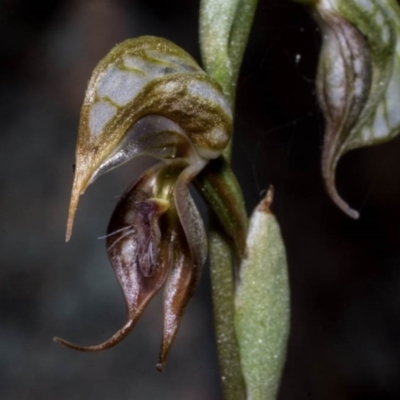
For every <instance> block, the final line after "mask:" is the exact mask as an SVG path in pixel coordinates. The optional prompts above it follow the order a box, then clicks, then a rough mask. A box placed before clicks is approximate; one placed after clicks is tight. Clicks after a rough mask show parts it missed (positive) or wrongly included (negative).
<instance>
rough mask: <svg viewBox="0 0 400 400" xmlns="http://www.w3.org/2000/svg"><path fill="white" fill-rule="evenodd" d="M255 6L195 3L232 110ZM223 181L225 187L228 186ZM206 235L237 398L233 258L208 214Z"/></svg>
mask: <svg viewBox="0 0 400 400" xmlns="http://www.w3.org/2000/svg"><path fill="white" fill-rule="evenodd" d="M256 5H257V0H202V1H201V5H200V45H201V52H202V59H203V63H204V67H205V69H206V71H207V72H208V73H209V74H210V76H211V77H213V78H214V79H215V80H217V81H218V82H219V84H220V85H221V86H222V89H223V91H224V93H225V95H226V96H227V97H228V99H229V101H230V102H231V105H232V108H234V104H235V93H236V84H237V78H238V75H239V69H240V65H241V63H242V58H243V54H244V51H245V48H246V44H247V40H248V36H249V32H250V28H251V24H252V21H253V17H254V13H255V8H256ZM231 152H232V141H231V143H230V144H229V146H228V147H227V149H226V151H225V153H224V156H225V158H226V160H227V161H228V162H229V161H230V158H231ZM226 183H227V185H229V186H231V183H230V182H226ZM231 189H232V191H235V192H236V194H235V196H234V198H233V200H236V203H237V204H239V207H244V206H243V204H244V201H243V196H242V194H241V191H240V190H236V188H233V187H231ZM206 197H207V196H206ZM211 197H212V194H211ZM209 235H210V269H211V287H212V294H213V304H214V321H215V332H216V340H217V351H218V357H219V365H220V372H221V379H222V391H223V398H224V399H225V400H243V399H245V397H246V388H245V383H244V378H243V374H242V371H241V364H240V356H239V348H238V342H237V338H236V333H235V327H234V313H235V303H234V299H235V278H234V257H233V254H232V247H231V245H230V241H229V239H228V237H227V236H226V234H225V233H223V231H222V229H221V225H218V223H217V222H216V220H215V218H214V217H213V216H212V215H211V216H210V233H209Z"/></svg>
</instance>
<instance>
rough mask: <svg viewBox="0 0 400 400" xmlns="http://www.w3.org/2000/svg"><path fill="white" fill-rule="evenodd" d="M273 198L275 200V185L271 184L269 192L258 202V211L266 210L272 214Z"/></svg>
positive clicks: (265, 211)
mask: <svg viewBox="0 0 400 400" xmlns="http://www.w3.org/2000/svg"><path fill="white" fill-rule="evenodd" d="M273 200H274V187H273V186H272V185H270V186H269V188H268V191H267V194H266V195H265V197H264V198H263V199H262V200H261V201H260V203H259V204H258V206H257V211H259V212H264V213H266V214H272V212H271V205H272V202H273Z"/></svg>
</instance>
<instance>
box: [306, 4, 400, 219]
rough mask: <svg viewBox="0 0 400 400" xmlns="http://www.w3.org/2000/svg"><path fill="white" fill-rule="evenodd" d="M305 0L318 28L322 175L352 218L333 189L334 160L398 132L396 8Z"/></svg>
mask: <svg viewBox="0 0 400 400" xmlns="http://www.w3.org/2000/svg"><path fill="white" fill-rule="evenodd" d="M306 2H307V3H310V4H311V5H312V7H313V11H314V15H315V18H316V20H317V22H318V23H319V25H320V26H321V30H322V34H323V47H322V50H321V54H320V61H319V67H318V77H317V93H318V99H319V103H320V106H321V109H322V111H323V113H324V116H325V120H326V131H325V138H324V147H323V154H322V172H323V177H324V180H325V184H326V187H327V190H328V192H329V194H330V195H331V197H332V199H333V200H334V201H335V203H336V204H337V205H338V206H339V207H340V208H341V209H342V210H343V211H344V212H346V213H347V214H348V215H349V216H351V217H353V218H358V212H357V211H355V210H353V209H351V208H350V207H349V205H348V204H347V203H346V202H345V201H344V200H343V199H342V198H341V197H340V196H339V194H338V193H337V190H336V185H335V173H336V166H337V163H338V161H339V159H340V158H341V157H342V156H343V155H344V154H345V153H347V152H348V151H350V150H352V149H356V148H359V147H363V146H369V145H374V144H379V143H383V142H385V141H388V140H390V139H392V138H393V137H394V136H396V135H397V134H398V133H399V130H400V106H399V104H400V42H399V40H400V37H399V34H400V9H399V5H398V4H397V2H396V1H394V0H363V1H356V0H319V1H306Z"/></svg>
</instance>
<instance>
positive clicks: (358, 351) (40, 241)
mask: <svg viewBox="0 0 400 400" xmlns="http://www.w3.org/2000/svg"><path fill="white" fill-rule="evenodd" d="M197 21H198V1H187V0H170V1H168V2H167V1H161V0H145V1H144V0H142V1H139V0H138V1H134V0H131V1H128V0H97V1H95V0H93V1H84V0H80V1H79V0H69V1H67V0H64V1H60V0H59V1H55V0H52V1H44V0H37V1H27V0H25V1H22V0H19V1H18V0H1V1H0V38H1V41H0V128H1V129H0V143H1V145H0V162H1V170H0V171H1V172H0V178H1V181H0V183H1V192H0V193H1V194H0V213H1V214H0V234H1V240H0V246H1V247H0V257H1V264H0V267H1V268H0V398H1V399H5V400H14V399H15V400H17V399H18V400H21V399H22V400H25V399H34V400H36V399H38V400H39V399H40V400H47V399H58V400H75V399H76V400H78V399H79V400H80V399H82V400H87V399H96V400H111V399H119V400H127V399H138V400H142V399H143V400H147V399H179V400H181V399H182V400H186V399H187V400H197V399H198V400H203V399H220V398H221V393H220V386H219V378H218V369H217V359H216V355H215V345H214V337H213V326H212V314H211V307H212V306H211V300H210V290H209V276H208V272H207V270H206V271H205V273H204V276H203V279H202V282H201V285H200V287H199V289H198V291H197V292H196V294H195V296H194V298H193V300H192V302H191V304H190V306H189V307H188V309H187V312H186V315H185V318H184V320H183V323H182V326H181V329H180V332H179V334H178V336H177V338H176V342H175V345H174V347H173V349H172V353H171V356H170V359H169V362H168V364H167V369H166V372H165V373H164V374H159V373H157V372H156V370H155V363H156V361H157V356H158V350H159V343H160V340H161V329H162V326H161V299H160V298H158V299H156V300H155V301H154V302H153V303H152V304H151V305H150V307H149V308H148V310H147V312H146V313H145V314H144V316H143V317H142V319H141V321H140V323H139V324H138V326H137V327H136V328H135V330H134V331H133V332H132V333H131V335H130V336H129V338H128V339H126V340H125V341H124V342H122V343H121V344H120V345H119V346H117V347H115V348H113V349H111V350H109V351H106V352H102V353H98V354H84V353H78V352H74V351H72V350H68V349H65V348H62V347H61V346H58V345H56V344H55V343H53V342H52V337H53V336H55V335H58V336H62V337H65V338H67V339H70V340H72V341H74V342H77V343H81V344H95V343H98V342H100V341H102V340H104V339H105V338H107V337H109V336H110V335H111V334H112V333H113V332H114V331H115V330H116V329H118V328H119V327H120V326H121V324H122V323H123V321H124V318H125V308H124V307H125V306H124V302H123V298H122V295H121V293H120V290H119V287H118V284H117V281H116V278H115V277H114V274H113V272H112V269H111V267H110V265H109V263H108V260H107V256H106V253H105V244H104V240H98V239H97V238H98V237H100V236H102V235H104V232H105V229H106V226H107V223H108V218H109V216H110V215H111V211H112V209H113V207H114V205H115V203H116V201H117V199H118V196H119V195H120V194H121V193H122V192H123V191H124V189H125V187H126V186H127V185H128V184H129V183H130V181H131V180H132V179H133V178H134V177H135V176H137V174H138V173H140V171H142V170H143V168H144V166H145V164H146V163H148V161H140V160H139V161H135V162H132V163H130V164H129V165H127V166H125V167H123V168H120V169H118V170H116V171H114V172H112V173H110V174H107V175H105V176H104V177H102V178H101V179H99V180H98V181H97V182H96V185H93V186H92V187H90V189H89V190H88V191H87V194H86V195H85V196H84V197H83V198H82V199H81V204H80V208H79V210H78V213H77V218H76V223H75V229H74V234H73V237H72V240H71V241H70V242H69V243H68V244H65V242H64V235H65V223H66V216H67V207H68V202H69V194H70V189H71V184H72V177H73V174H72V164H73V163H74V147H75V140H76V133H77V126H78V121H79V110H80V106H81V102H82V99H83V95H84V91H85V88H86V84H87V81H88V79H89V77H90V74H91V71H92V70H93V68H94V67H95V65H96V64H97V62H98V61H99V59H100V58H102V57H103V56H104V55H105V54H106V53H107V52H108V51H109V49H110V48H111V47H112V46H114V45H115V44H116V43H118V42H120V41H122V40H124V39H126V38H128V37H133V36H139V35H143V34H151V35H159V36H164V37H166V38H168V39H170V40H172V41H174V42H176V43H177V44H178V45H180V46H182V47H183V48H185V49H186V50H187V51H188V52H189V53H191V54H192V55H193V56H194V57H195V58H196V59H197V60H199V59H200V57H199V46H198V36H197V29H198V22H197ZM320 43H321V42H320V33H319V31H318V29H317V27H316V25H315V24H314V22H313V21H312V20H311V18H310V17H309V15H308V13H307V11H306V9H305V8H304V7H303V6H301V5H299V4H296V3H292V2H289V1H284V0H264V1H260V4H259V6H258V10H257V16H256V20H255V23H254V26H253V31H252V35H251V38H250V43H249V46H248V50H247V53H246V57H245V60H244V64H243V68H242V73H241V76H240V81H239V85H238V97H237V99H238V100H237V109H236V139H235V148H234V167H235V171H236V172H237V175H238V178H239V180H240V182H241V184H242V185H243V188H244V191H245V197H246V200H247V204H248V208H249V210H251V209H252V208H253V207H254V206H255V205H256V203H257V202H258V201H259V199H260V198H261V196H262V195H263V193H264V192H265V189H266V188H267V187H268V185H269V184H274V185H275V188H276V197H275V203H274V210H275V213H276V215H277V218H278V220H279V222H280V224H281V228H282V233H283V236H284V240H285V243H286V246H287V254H288V260H289V269H290V283H291V291H292V331H291V338H290V343H289V351H288V360H287V364H286V368H285V372H284V376H283V381H282V389H281V394H280V400H306V399H317V400H338V399H343V400H353V399H363V400H365V399H367V400H372V399H377V400H378V399H379V400H386V399H398V398H400V231H399V225H400V206H399V201H400V138H398V139H397V140H394V141H392V142H390V143H388V144H386V145H381V146H377V147H374V148H368V149H362V150H357V151H354V152H352V153H350V154H348V155H347V156H346V157H344V159H343V160H342V161H341V162H340V165H339V169H338V182H337V183H338V187H339V191H340V193H341V194H342V195H343V197H344V198H345V199H346V200H348V201H349V202H350V204H351V205H352V206H354V207H355V208H356V209H358V210H360V211H361V219H360V220H358V221H353V220H351V219H349V218H348V217H346V216H345V215H344V214H343V213H341V212H340V211H339V210H338V209H337V208H336V207H335V206H334V205H333V204H332V202H331V201H330V200H329V198H328V197H327V195H326V194H325V191H324V188H323V184H322V179H321V175H320V153H321V144H322V139H323V120H322V118H321V115H320V113H319V111H318V107H317V104H316V100H315V95H314V77H315V70H316V64H317V56H318V50H319V48H320Z"/></svg>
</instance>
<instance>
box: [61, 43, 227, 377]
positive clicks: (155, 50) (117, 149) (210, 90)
mask: <svg viewBox="0 0 400 400" xmlns="http://www.w3.org/2000/svg"><path fill="white" fill-rule="evenodd" d="M231 127H232V113H231V110H230V107H229V104H228V102H227V100H226V99H225V97H224V96H223V94H222V91H221V88H220V87H219V85H218V84H217V83H216V82H214V81H213V80H212V79H211V78H209V77H208V76H207V75H206V74H205V73H204V72H203V71H202V70H201V69H200V67H199V66H198V65H197V64H196V62H195V61H194V60H193V59H192V58H191V57H190V56H189V55H188V54H187V53H186V52H184V51H183V50H182V49H180V48H179V47H177V46H175V45H174V44H173V43H171V42H169V41H167V40H165V39H161V38H155V37H149V36H145V37H142V38H138V39H131V40H127V41H125V42H123V43H121V44H120V45H118V46H116V47H115V48H114V49H113V50H112V51H111V52H110V53H109V54H108V55H107V56H106V57H105V58H104V59H103V60H102V61H101V62H100V63H99V65H98V66H97V67H96V69H95V70H94V72H93V75H92V78H91V80H90V82H89V87H88V89H87V92H86V96H85V101H84V104H83V107H82V112H81V121H80V127H79V136H78V142H77V149H76V170H75V178H74V183H73V188H72V195H71V203H70V209H69V217H68V226H67V240H68V239H69V237H70V234H71V229H72V223H73V219H74V214H75V211H76V208H77V205H78V200H79V197H80V195H81V194H82V193H83V192H84V191H85V189H86V187H87V186H88V185H89V184H90V183H92V182H94V181H95V179H96V178H97V177H98V176H99V175H101V174H103V173H105V172H107V171H109V170H111V169H113V168H115V167H117V166H119V165H121V164H123V163H125V162H126V161H128V160H130V159H132V158H133V157H136V156H139V155H144V154H145V155H150V156H152V157H155V158H157V159H160V160H162V162H161V163H159V164H157V165H156V166H154V167H153V168H151V169H149V170H148V171H146V172H145V173H144V174H143V175H142V176H141V178H140V179H139V180H138V181H137V182H136V183H135V184H134V185H133V186H132V187H131V188H130V189H128V191H127V192H126V193H125V194H124V195H123V196H122V198H121V200H120V201H119V203H118V204H117V206H116V208H115V211H114V213H113V215H112V217H111V221H110V223H109V227H108V232H107V252H108V255H109V258H110V261H111V263H112V265H113V268H114V271H115V273H116V275H117V277H118V281H119V284H120V286H121V289H122V291H123V294H124V297H125V301H126V304H127V320H126V322H125V324H124V326H123V327H122V328H121V329H120V330H119V331H118V332H117V333H115V334H114V335H113V336H112V337H111V338H110V339H108V340H106V341H105V342H103V343H101V344H99V345H95V346H88V347H85V346H77V345H75V344H72V343H70V342H67V341H65V340H63V339H59V338H56V339H55V340H56V341H57V342H58V343H61V344H63V345H65V346H67V347H70V348H73V349H76V350H81V351H98V350H104V349H107V348H110V347H112V346H114V345H116V344H117V343H119V342H120V341H121V340H122V339H124V338H125V337H126V336H127V334H128V333H129V332H130V331H131V330H132V329H133V327H134V326H135V324H136V322H137V321H138V319H139V317H140V316H141V315H142V313H143V311H144V309H145V307H146V306H147V304H148V303H149V301H150V300H151V299H152V298H153V297H154V296H155V295H156V294H157V293H158V291H159V290H160V289H161V287H162V286H163V285H164V284H165V292H164V331H163V339H162V345H161V350H160V358H159V363H158V364H157V368H158V369H159V370H162V369H163V367H164V364H165V361H166V358H167V355H168V353H169V350H170V347H171V344H172V342H173V340H174V338H175V335H176V332H177V330H178V327H179V323H180V320H181V317H182V315H183V312H184V309H185V307H186V306H187V304H188V302H189V300H190V298H191V296H192V294H193V292H194V289H195V288H196V286H197V284H198V281H199V278H200V273H201V270H202V266H203V264H204V262H205V259H206V254H207V245H206V237H205V230H204V226H203V221H202V220H201V217H200V214H199V212H198V210H197V208H196V206H195V204H194V202H193V199H192V198H191V196H190V193H189V184H190V183H191V182H192V180H193V179H194V178H195V177H196V176H197V175H198V174H199V172H201V171H202V169H203V168H204V167H205V166H206V165H207V163H208V162H209V160H212V159H215V158H217V157H219V155H220V154H221V153H222V151H223V150H224V149H225V147H226V145H227V144H228V141H229V139H230V135H231Z"/></svg>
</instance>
